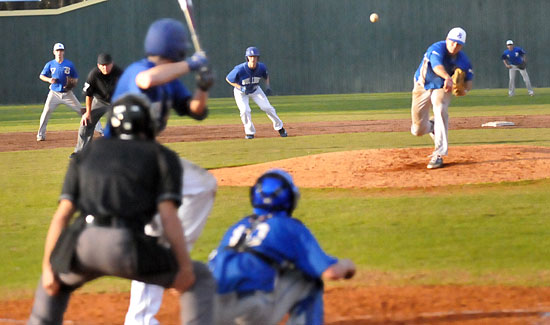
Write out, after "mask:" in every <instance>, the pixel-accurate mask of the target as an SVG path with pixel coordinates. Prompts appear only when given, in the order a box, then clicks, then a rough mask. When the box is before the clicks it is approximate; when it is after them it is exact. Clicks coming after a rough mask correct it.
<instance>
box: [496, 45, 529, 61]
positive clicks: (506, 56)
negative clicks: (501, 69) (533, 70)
mask: <svg viewBox="0 0 550 325" xmlns="http://www.w3.org/2000/svg"><path fill="white" fill-rule="evenodd" d="M525 54H527V53H526V52H525V51H524V50H523V49H522V48H521V47H519V46H514V48H513V49H512V50H511V51H510V50H508V49H506V50H505V51H504V53H502V56H501V58H502V59H503V60H508V63H509V64H513V65H520V64H522V63H523V56H524V55H525Z"/></svg>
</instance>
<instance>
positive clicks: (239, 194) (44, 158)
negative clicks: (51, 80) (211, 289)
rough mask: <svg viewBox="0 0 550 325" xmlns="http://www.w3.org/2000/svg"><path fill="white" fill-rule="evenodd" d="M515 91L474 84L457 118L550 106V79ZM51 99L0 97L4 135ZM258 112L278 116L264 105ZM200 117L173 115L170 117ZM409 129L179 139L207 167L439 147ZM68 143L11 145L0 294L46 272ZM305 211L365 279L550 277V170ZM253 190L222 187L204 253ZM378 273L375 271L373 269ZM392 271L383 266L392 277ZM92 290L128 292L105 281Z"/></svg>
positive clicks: (517, 138) (337, 199) (27, 285)
mask: <svg viewBox="0 0 550 325" xmlns="http://www.w3.org/2000/svg"><path fill="white" fill-rule="evenodd" d="M506 91H507V90H505V89H496V90H474V91H472V92H471V93H470V94H469V95H468V96H467V97H464V98H455V99H454V101H453V103H452V105H451V109H450V114H451V119H452V118H453V117H458V116H504V115H540V114H550V104H546V103H550V89H537V90H536V93H537V96H535V97H528V96H526V95H525V96H521V95H518V96H516V97H513V98H508V97H507V95H506ZM271 100H272V104H273V105H274V106H275V107H276V108H277V111H278V113H279V116H280V117H281V118H282V120H283V121H284V122H285V123H287V124H291V123H293V122H307V121H336V120H378V119H404V118H409V117H410V111H409V105H410V94H409V93H388V94H350V95H320V96H288V97H283V96H275V97H272V99H271ZM210 108H211V111H210V116H209V118H208V119H207V120H206V121H204V122H202V123H203V124H210V125H214V124H240V119H239V116H238V111H237V109H236V107H235V105H234V102H233V99H231V98H222V99H213V100H212V101H211V103H210ZM41 109H42V107H41V105H31V106H18V107H0V121H1V123H0V133H5V132H35V131H36V128H37V126H38V119H39V116H40V112H41ZM252 114H253V119H254V122H255V123H257V124H259V123H267V122H268V120H267V118H266V117H265V114H263V113H262V112H261V111H260V110H259V109H257V108H255V107H253V113H252ZM78 120H79V118H78V116H76V114H74V112H72V111H70V110H68V109H66V108H64V107H59V108H58V110H57V111H56V112H55V113H54V114H53V118H52V120H51V121H50V124H49V126H48V129H49V130H74V128H75V125H77V123H78ZM197 123H198V122H194V121H191V120H189V119H184V118H180V117H177V116H175V115H174V116H173V117H172V118H171V120H170V122H169V126H173V125H191V124H197ZM506 143H510V144H522V145H533V146H545V147H548V146H550V127H549V128H539V129H490V130H457V131H450V145H451V146H459V145H475V144H506ZM429 146H431V140H430V139H429V137H413V136H411V135H410V134H409V133H400V132H397V133H373V132H369V133H356V134H335V135H319V136H303V137H289V138H287V139H284V141H282V140H281V139H280V138H266V139H261V138H258V139H255V140H254V141H248V142H245V141H244V140H226V141H210V142H200V143H199V142H195V143H193V142H191V143H171V144H169V147H171V148H172V149H174V150H176V151H177V152H178V153H179V154H180V155H182V156H185V157H187V158H188V159H190V160H192V161H194V162H196V163H198V164H200V165H201V166H203V167H206V168H221V167H228V166H238V165H248V164H254V163H260V162H266V161H272V160H278V159H284V158H290V157H297V156H305V155H310V154H315V153H324V152H334V151H347V150H357V149H368V148H394V147H402V148H406V147H429ZM67 149H68V148H57V149H51V150H34V151H20V152H2V153H0V170H1V172H0V184H2V185H3V186H2V188H1V189H0V228H1V229H3V234H2V236H1V238H2V245H1V246H0V247H1V248H0V260H1V261H3V263H0V297H8V296H13V295H26V294H29V293H30V292H32V290H33V288H34V286H35V285H36V283H37V280H38V276H39V273H40V263H41V256H42V250H43V244H44V238H45V234H46V230H47V227H48V225H49V222H50V218H51V215H52V213H53V212H54V210H55V208H56V202H57V197H58V195H59V192H60V189H61V183H62V180H63V177H64V173H65V169H66V167H67V164H68V161H67V151H68V150H67ZM301 192H302V199H301V201H300V203H299V205H298V208H297V210H296V212H295V216H296V217H298V218H300V219H302V220H303V221H304V222H305V223H306V224H307V225H308V226H309V227H310V229H311V230H312V231H313V233H314V234H315V235H316V236H317V237H318V239H319V241H320V242H321V243H322V246H323V247H324V248H325V249H326V251H327V252H329V253H330V254H333V255H336V256H342V257H349V258H352V259H353V260H354V261H356V262H357V264H358V266H359V269H360V275H361V274H362V275H364V276H360V277H358V279H357V280H356V282H355V283H356V284H372V281H374V280H372V279H373V278H376V279H377V281H385V282H388V283H391V284H399V285H407V284H478V285H480V284H503V285H522V286H544V285H549V284H550V278H549V277H548V275H549V271H548V270H550V259H549V258H548V257H547V255H548V254H547V252H548V251H550V241H549V240H548V239H547V238H548V235H547V234H548V233H549V232H550V222H549V218H550V217H549V216H548V213H547V211H550V200H548V193H549V192H550V180H548V179H546V180H539V181H522V182H514V183H502V184H481V185H463V186H451V187H444V188H437V189H434V188H425V189H414V190H407V191H400V190H396V189H384V190H381V189H378V190H375V189H370V190H343V189H301ZM249 212H250V209H249V202H248V197H247V188H243V187H222V188H220V189H219V193H218V196H217V199H216V203H215V206H214V210H213V212H212V215H211V218H210V219H209V222H208V223H207V225H206V229H205V232H204V234H203V236H202V237H201V238H200V239H199V242H198V243H197V244H196V245H195V250H194V252H193V254H192V255H193V257H194V258H195V259H199V260H203V261H205V260H206V258H207V255H208V253H209V252H210V251H211V250H212V249H213V248H214V247H215V246H216V244H217V241H218V240H219V239H220V238H221V235H222V233H223V231H224V230H225V228H226V227H227V226H229V225H230V224H231V223H232V222H234V221H235V220H236V219H238V218H240V217H242V216H244V215H245V214H247V213H249ZM374 274H376V275H377V276H376V277H374V276H373V277H370V275H374ZM381 275H382V276H381ZM86 290H96V291H97V290H129V286H128V283H127V281H122V280H114V279H105V280H100V281H96V282H94V284H93V285H89V286H87V289H86Z"/></svg>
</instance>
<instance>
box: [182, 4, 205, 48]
mask: <svg viewBox="0 0 550 325" xmlns="http://www.w3.org/2000/svg"><path fill="white" fill-rule="evenodd" d="M178 3H179V4H180V7H181V10H182V11H183V14H184V16H185V21H186V22H187V27H188V28H189V34H191V41H192V42H193V46H194V47H195V51H196V52H202V48H201V44H200V43H199V37H198V36H197V30H196V27H195V20H194V19H193V1H192V0H178Z"/></svg>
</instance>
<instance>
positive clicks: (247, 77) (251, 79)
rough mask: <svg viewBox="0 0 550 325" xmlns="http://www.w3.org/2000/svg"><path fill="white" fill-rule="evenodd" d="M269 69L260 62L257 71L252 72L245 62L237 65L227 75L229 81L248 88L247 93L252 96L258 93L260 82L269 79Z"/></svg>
mask: <svg viewBox="0 0 550 325" xmlns="http://www.w3.org/2000/svg"><path fill="white" fill-rule="evenodd" d="M267 76H268V75H267V67H266V66H265V64H263V63H261V62H258V65H257V66H256V69H254V70H251V69H250V68H249V67H248V63H247V62H244V63H241V64H239V65H236V66H235V67H234V68H233V70H231V72H229V74H228V75H227V77H226V78H227V80H229V81H231V82H234V83H237V84H239V85H241V86H245V87H246V93H247V94H251V93H253V92H254V91H256V88H258V85H259V84H260V80H261V79H262V78H264V79H267Z"/></svg>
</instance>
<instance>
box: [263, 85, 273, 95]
mask: <svg viewBox="0 0 550 325" xmlns="http://www.w3.org/2000/svg"><path fill="white" fill-rule="evenodd" d="M272 93H273V91H272V90H271V88H269V87H267V88H266V89H265V95H266V96H271V94H272Z"/></svg>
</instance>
